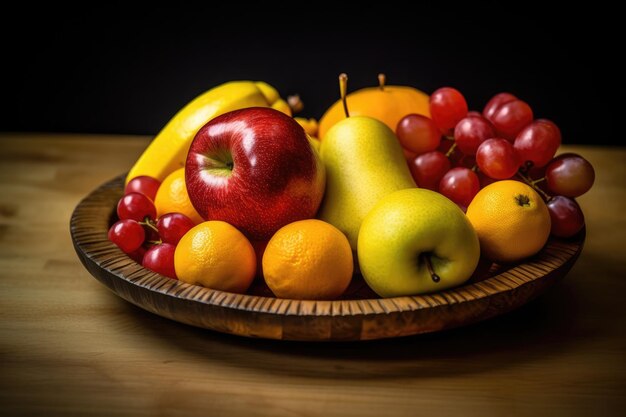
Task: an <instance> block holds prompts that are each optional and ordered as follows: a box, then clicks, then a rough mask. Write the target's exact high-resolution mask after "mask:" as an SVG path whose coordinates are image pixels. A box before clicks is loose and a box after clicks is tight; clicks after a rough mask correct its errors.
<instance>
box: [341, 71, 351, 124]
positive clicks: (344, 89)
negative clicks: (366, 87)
mask: <svg viewBox="0 0 626 417" xmlns="http://www.w3.org/2000/svg"><path fill="white" fill-rule="evenodd" d="M347 92H348V75H347V74H346V73H345V72H342V73H341V74H339V94H340V95H341V102H342V103H343V112H344V113H345V114H346V117H350V112H349V111H348V99H347Z"/></svg>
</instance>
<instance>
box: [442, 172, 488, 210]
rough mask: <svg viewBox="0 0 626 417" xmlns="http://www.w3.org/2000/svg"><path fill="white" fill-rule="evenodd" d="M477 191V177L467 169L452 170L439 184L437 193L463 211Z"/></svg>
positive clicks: (478, 186)
mask: <svg viewBox="0 0 626 417" xmlns="http://www.w3.org/2000/svg"><path fill="white" fill-rule="evenodd" d="M479 189H480V181H479V180H478V176H477V175H476V173H475V172H474V171H472V170H471V169H468V168H462V167H457V168H452V169H451V170H450V171H448V172H446V174H445V175H444V176H443V178H441V181H440V182H439V192H440V193H441V194H443V195H444V196H446V197H448V198H449V199H450V200H452V201H454V202H455V203H456V204H457V205H459V206H461V207H462V208H463V209H464V210H465V209H467V206H469V203H471V201H472V199H473V198H474V196H475V195H476V193H478V190H479Z"/></svg>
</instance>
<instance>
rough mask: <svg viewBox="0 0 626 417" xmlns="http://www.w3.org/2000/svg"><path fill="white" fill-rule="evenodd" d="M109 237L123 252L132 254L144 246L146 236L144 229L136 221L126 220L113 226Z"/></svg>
mask: <svg viewBox="0 0 626 417" xmlns="http://www.w3.org/2000/svg"><path fill="white" fill-rule="evenodd" d="M108 237H109V240H110V241H111V242H113V243H115V244H116V245H117V246H118V247H119V248H120V249H121V250H122V252H124V253H132V252H134V251H136V250H137V249H139V248H140V247H141V245H143V241H144V240H145V238H146V235H145V233H144V230H143V227H141V225H140V224H139V223H137V222H136V221H135V220H131V219H124V220H119V221H118V222H116V223H114V224H113V226H111V228H110V229H109V233H108Z"/></svg>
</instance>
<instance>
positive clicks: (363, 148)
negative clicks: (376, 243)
mask: <svg viewBox="0 0 626 417" xmlns="http://www.w3.org/2000/svg"><path fill="white" fill-rule="evenodd" d="M320 148H321V149H320V150H321V152H320V153H321V157H322V161H324V165H325V166H326V192H325V195H324V200H323V201H322V206H321V208H320V211H319V218H320V219H321V220H324V221H326V222H328V223H330V224H332V225H333V226H335V227H336V228H338V229H339V230H341V231H342V232H343V233H344V234H345V235H346V236H347V237H348V240H349V241H350V246H351V247H352V250H356V248H357V239H358V237H359V229H360V228H361V223H362V222H363V219H364V218H365V216H366V215H367V213H368V212H369V211H370V210H371V209H372V207H374V205H375V204H376V203H377V202H378V201H379V200H380V199H381V198H383V197H384V196H386V195H388V194H391V193H393V192H394V191H398V190H403V189H405V188H415V187H416V185H415V181H413V177H412V176H411V172H410V171H409V168H408V165H407V163H406V160H405V159H404V155H403V153H402V147H401V146H400V143H399V142H398V139H397V138H396V136H395V135H394V133H393V132H392V131H391V129H389V128H388V127H387V125H385V124H384V123H382V122H380V121H378V120H376V119H372V118H371V117H365V116H353V117H348V118H346V119H344V120H342V121H340V122H338V123H336V124H335V125H334V126H333V127H332V128H331V129H330V130H329V131H328V132H327V133H326V135H325V136H324V140H323V141H322V143H321V146H320Z"/></svg>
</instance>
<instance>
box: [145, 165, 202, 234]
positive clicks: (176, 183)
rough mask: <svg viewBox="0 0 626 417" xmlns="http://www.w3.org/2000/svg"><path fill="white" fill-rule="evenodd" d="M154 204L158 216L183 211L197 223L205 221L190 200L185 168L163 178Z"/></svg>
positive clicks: (182, 212)
mask: <svg viewBox="0 0 626 417" xmlns="http://www.w3.org/2000/svg"><path fill="white" fill-rule="evenodd" d="M154 206H155V207H156V210H157V217H161V216H162V215H164V214H167V213H181V214H184V215H185V216H187V217H189V218H190V219H191V220H192V221H193V222H194V223H195V224H198V223H202V222H203V221H204V219H203V218H202V217H200V215H199V214H198V212H197V211H196V209H195V208H194V207H193V205H192V204H191V201H190V200H189V194H187V186H186V185H185V168H179V169H177V170H176V171H174V172H172V173H171V174H170V175H168V176H167V177H166V178H165V179H164V180H163V182H162V183H161V186H160V187H159V190H158V191H157V194H156V197H154Z"/></svg>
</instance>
